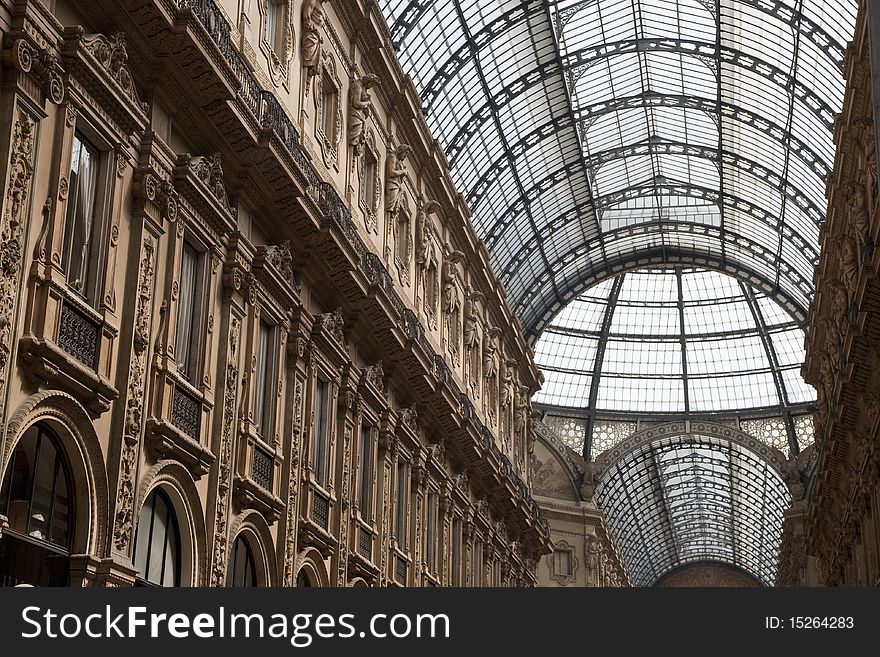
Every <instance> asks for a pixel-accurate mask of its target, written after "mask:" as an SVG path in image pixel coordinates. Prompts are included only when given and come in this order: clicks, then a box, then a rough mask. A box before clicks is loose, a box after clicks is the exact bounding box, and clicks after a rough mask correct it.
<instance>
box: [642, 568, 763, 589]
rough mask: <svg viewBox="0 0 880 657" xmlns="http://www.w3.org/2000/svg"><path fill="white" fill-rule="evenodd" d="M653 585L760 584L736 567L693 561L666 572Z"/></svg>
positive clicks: (740, 585)
mask: <svg viewBox="0 0 880 657" xmlns="http://www.w3.org/2000/svg"><path fill="white" fill-rule="evenodd" d="M655 586H661V587H666V588H671V587H692V586H699V587H707V586H710V587H731V588H753V587H756V586H761V584H760V582H758V581H757V580H756V579H755V578H754V577H752V576H751V575H749V574H747V573H745V572H743V571H741V570H739V569H738V568H732V567H731V566H728V565H724V564H717V563H695V564H689V565H687V566H682V567H680V568H676V569H675V570H673V571H672V572H670V573H667V574H666V575H664V576H663V577H662V578H661V579H660V581H659V582H657V584H656V585H655Z"/></svg>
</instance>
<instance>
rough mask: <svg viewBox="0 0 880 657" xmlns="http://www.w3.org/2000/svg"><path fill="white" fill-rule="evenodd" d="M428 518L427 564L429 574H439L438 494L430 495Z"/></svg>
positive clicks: (426, 539) (426, 535) (426, 537)
mask: <svg viewBox="0 0 880 657" xmlns="http://www.w3.org/2000/svg"><path fill="white" fill-rule="evenodd" d="M427 507H428V509H427V511H428V518H427V522H426V525H427V531H426V533H425V562H426V563H427V564H428V572H429V573H433V574H436V573H437V493H428V504H427Z"/></svg>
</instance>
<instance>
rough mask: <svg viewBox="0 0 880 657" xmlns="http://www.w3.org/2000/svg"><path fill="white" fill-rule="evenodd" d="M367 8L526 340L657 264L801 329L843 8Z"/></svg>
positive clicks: (534, 0)
mask: <svg viewBox="0 0 880 657" xmlns="http://www.w3.org/2000/svg"><path fill="white" fill-rule="evenodd" d="M379 4H380V6H381V8H382V10H383V11H384V13H385V16H386V19H387V21H388V25H389V30H390V33H391V37H392V41H393V42H394V44H395V47H396V49H397V53H398V56H399V58H400V60H401V63H402V65H403V67H404V69H405V70H406V71H407V72H408V73H409V74H410V75H411V76H412V78H413V80H414V82H415V85H416V88H417V89H418V90H419V92H420V94H421V96H422V98H423V101H424V110H425V114H426V117H427V121H428V125H429V126H430V128H431V129H432V131H433V132H434V134H435V136H436V137H437V138H438V139H439V141H440V142H441V144H443V145H444V146H445V148H446V152H447V156H448V160H449V164H450V169H451V172H452V176H453V179H454V180H455V182H456V184H457V186H458V188H459V189H460V190H461V191H462V193H463V194H464V196H465V198H466V199H467V200H468V202H469V205H470V209H471V214H472V221H473V224H474V227H475V229H476V231H477V233H478V235H479V236H480V237H481V238H482V239H483V240H484V241H485V242H486V245H487V247H488V248H489V252H490V254H491V257H492V260H493V266H494V269H495V271H496V273H498V275H499V277H500V279H501V281H502V283H503V284H504V285H505V288H506V290H507V293H508V298H509V299H510V301H511V304H512V306H513V309H514V311H515V312H516V313H517V315H518V316H519V317H520V319H521V321H522V324H523V327H524V330H525V332H526V334H527V338H528V339H530V340H532V341H534V340H535V339H537V336H538V335H540V333H541V331H542V329H543V328H544V326H545V325H546V324H547V323H548V322H549V321H550V320H551V319H552V317H553V316H555V315H556V314H557V313H558V312H559V310H560V309H561V308H562V307H563V306H564V305H565V304H566V303H567V302H569V301H570V300H572V299H573V298H575V297H576V296H577V294H579V293H580V292H581V291H583V290H584V289H586V287H587V286H589V285H592V284H594V283H595V282H597V281H599V280H602V279H603V278H607V277H609V276H612V275H614V274H615V273H617V272H618V271H620V270H621V268H632V267H633V264H634V263H636V262H638V261H640V260H644V259H645V258H646V254H647V253H653V254H655V255H656V253H657V252H659V253H660V255H661V258H662V257H664V256H663V254H665V253H666V252H667V251H668V252H669V253H671V254H676V253H680V254H686V255H687V256H690V257H692V258H694V259H696V260H702V261H705V262H706V263H708V264H709V265H710V266H712V267H717V268H718V269H721V270H723V271H728V272H731V273H734V274H735V275H737V276H739V277H740V278H742V279H743V280H746V281H749V282H750V284H752V285H754V286H755V287H758V288H760V289H763V290H765V291H767V292H768V293H769V294H771V296H773V297H774V298H776V299H777V300H778V301H779V302H780V303H781V304H783V305H784V306H785V307H787V308H789V309H790V311H791V312H793V313H794V314H795V315H796V316H798V317H805V316H806V308H807V306H808V305H809V300H810V298H811V295H812V270H813V268H814V267H815V264H816V262H817V261H818V234H819V226H820V225H821V223H822V221H823V220H824V207H825V201H824V188H825V181H826V179H827V177H828V173H829V171H830V170H831V167H832V164H833V159H834V147H833V140H832V129H833V122H834V117H835V115H836V113H837V112H838V111H839V110H840V108H841V103H842V98H843V89H844V80H843V77H842V70H843V61H844V52H845V45H846V43H847V42H848V40H849V39H850V38H851V36H852V31H853V29H854V23H855V14H856V9H857V4H856V3H855V2H853V1H852V0H651V1H648V0H624V1H623V2H621V1H620V0H497V1H495V2H482V1H480V0H431V1H428V0H379ZM425 43H430V44H431V47H430V48H426V47H425ZM672 261H673V262H674V260H672Z"/></svg>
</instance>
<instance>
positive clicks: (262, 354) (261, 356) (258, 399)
mask: <svg viewBox="0 0 880 657" xmlns="http://www.w3.org/2000/svg"><path fill="white" fill-rule="evenodd" d="M271 332H272V329H271V328H270V327H269V325H268V324H266V322H264V321H262V320H261V321H260V329H259V339H258V344H257V371H256V372H255V386H256V390H255V392H254V424H256V425H257V433H259V434H260V435H262V436H263V437H266V436H267V435H268V434H269V426H268V424H267V422H268V420H269V417H270V413H269V409H268V408H267V402H268V401H269V397H271V395H269V396H267V394H266V392H267V389H269V388H270V385H269V381H268V380H267V379H268V376H269V343H270V335H271Z"/></svg>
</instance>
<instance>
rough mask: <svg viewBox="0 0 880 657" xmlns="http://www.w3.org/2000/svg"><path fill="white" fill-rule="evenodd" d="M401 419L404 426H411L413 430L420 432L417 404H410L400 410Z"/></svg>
mask: <svg viewBox="0 0 880 657" xmlns="http://www.w3.org/2000/svg"><path fill="white" fill-rule="evenodd" d="M400 421H401V423H402V424H403V426H405V427H407V428H409V429H410V430H411V431H413V432H415V433H418V430H419V414H418V412H417V411H416V407H415V406H410V407H408V408H403V409H401V411H400Z"/></svg>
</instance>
